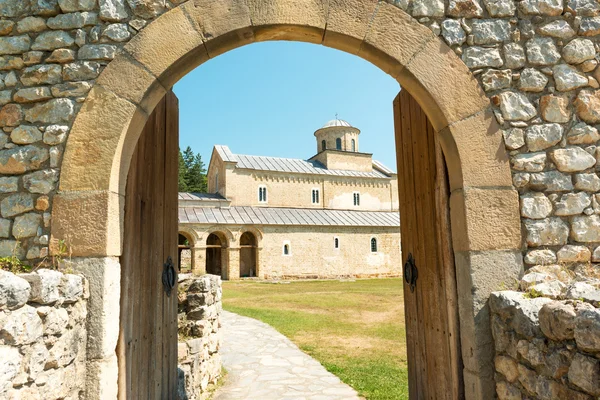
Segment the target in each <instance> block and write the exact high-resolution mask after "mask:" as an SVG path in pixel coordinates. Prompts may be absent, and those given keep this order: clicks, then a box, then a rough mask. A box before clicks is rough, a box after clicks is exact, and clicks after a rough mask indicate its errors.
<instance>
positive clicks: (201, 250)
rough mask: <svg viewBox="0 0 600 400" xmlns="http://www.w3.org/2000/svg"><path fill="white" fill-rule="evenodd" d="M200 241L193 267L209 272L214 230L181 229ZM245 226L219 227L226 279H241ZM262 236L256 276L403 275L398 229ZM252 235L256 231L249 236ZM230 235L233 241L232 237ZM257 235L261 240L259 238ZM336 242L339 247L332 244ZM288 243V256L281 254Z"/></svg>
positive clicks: (294, 230) (324, 229) (286, 230)
mask: <svg viewBox="0 0 600 400" xmlns="http://www.w3.org/2000/svg"><path fill="white" fill-rule="evenodd" d="M182 226H183V227H185V228H186V229H188V230H193V231H194V232H195V235H194V236H195V237H198V238H200V239H199V240H198V243H194V244H193V245H194V247H195V248H194V264H195V268H196V270H197V271H203V272H204V271H205V266H206V248H205V243H206V238H207V237H208V232H209V231H208V230H209V229H211V230H213V229H215V226H209V225H202V224H181V225H180V227H182ZM247 229H248V225H247V226H239V225H237V226H236V225H226V224H221V225H220V226H219V232H226V236H227V238H228V240H227V244H226V247H225V248H223V249H222V251H224V252H227V257H226V258H225V259H226V260H227V261H225V264H226V265H227V266H228V267H229V269H228V270H225V269H224V270H223V276H224V277H225V278H227V279H238V278H239V277H240V269H241V267H242V265H241V262H242V260H241V257H240V256H241V254H240V250H241V249H240V237H241V234H242V233H243V232H245V231H246V230H247ZM257 231H258V232H260V235H259V237H258V248H257V251H258V256H257V259H258V269H257V271H256V270H255V269H254V268H253V270H255V271H254V274H253V276H258V277H259V278H261V279H295V278H300V279H301V278H311V279H312V278H325V279H331V278H336V279H337V278H342V277H356V278H368V277H371V278H376V277H379V278H381V277H394V276H399V275H401V274H402V262H401V261H402V257H401V251H400V228H398V227H382V226H378V227H361V226H345V227H344V226H334V227H331V226H263V227H261V229H260V230H257ZM251 232H252V231H251ZM230 236H231V237H230ZM255 236H257V235H256V234H255ZM335 238H338V243H339V248H337V249H336V248H335V246H334V239H335ZM371 238H376V239H377V252H371ZM284 244H288V245H289V246H290V247H289V249H290V254H288V255H285V254H283V246H284Z"/></svg>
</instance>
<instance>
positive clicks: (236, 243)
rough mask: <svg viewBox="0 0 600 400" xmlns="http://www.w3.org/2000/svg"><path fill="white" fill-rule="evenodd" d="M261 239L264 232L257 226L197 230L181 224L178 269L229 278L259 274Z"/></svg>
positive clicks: (249, 276)
mask: <svg viewBox="0 0 600 400" xmlns="http://www.w3.org/2000/svg"><path fill="white" fill-rule="evenodd" d="M261 241H262V232H261V231H260V230H258V229H256V228H246V229H242V230H230V229H228V228H223V227H218V228H217V227H213V228H209V229H206V230H197V229H193V228H181V227H180V230H179V269H180V271H181V272H192V273H194V274H207V273H208V274H213V275H219V276H221V278H223V279H228V280H233V279H239V278H251V277H256V276H259V265H260V264H259V260H260V253H261V250H262V246H261ZM186 252H188V253H187V255H186ZM188 260H189V261H188Z"/></svg>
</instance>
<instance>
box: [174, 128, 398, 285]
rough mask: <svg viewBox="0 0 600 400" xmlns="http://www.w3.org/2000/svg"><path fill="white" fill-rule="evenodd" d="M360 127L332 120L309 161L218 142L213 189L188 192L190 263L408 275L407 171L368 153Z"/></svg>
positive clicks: (234, 275) (227, 275)
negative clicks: (401, 196)
mask: <svg viewBox="0 0 600 400" xmlns="http://www.w3.org/2000/svg"><path fill="white" fill-rule="evenodd" d="M359 134H360V130H359V129H357V128H355V127H353V126H351V125H350V124H349V123H348V122H346V121H343V120H339V119H335V120H332V121H329V122H327V123H326V124H325V125H324V126H323V127H322V128H320V129H318V130H317V131H316V132H315V133H314V135H315V138H316V144H317V153H316V155H314V156H313V157H311V158H310V159H308V160H301V159H290V158H277V157H262V156H249V155H242V154H234V153H232V152H231V150H230V149H229V147H227V146H222V145H218V146H215V147H214V149H213V152H212V156H211V160H210V164H209V167H208V173H207V176H208V193H180V194H179V261H180V268H181V269H182V270H188V269H190V268H191V269H192V270H193V271H194V272H197V273H205V272H206V273H209V274H216V275H220V276H221V277H222V278H223V279H239V278H245V277H259V278H263V279H274V278H341V277H384V276H397V275H400V273H401V267H400V266H401V257H400V216H399V213H398V181H397V175H396V173H394V172H393V171H392V170H390V169H389V168H387V167H386V166H384V165H383V164H382V163H380V162H378V161H376V160H373V158H372V154H369V153H363V152H360V147H359V138H358V137H359Z"/></svg>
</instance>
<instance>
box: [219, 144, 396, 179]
mask: <svg viewBox="0 0 600 400" xmlns="http://www.w3.org/2000/svg"><path fill="white" fill-rule="evenodd" d="M215 148H216V149H217V151H218V152H219V154H220V155H221V158H223V160H224V161H231V162H237V167H238V168H242V169H253V170H259V171H277V172H293V173H306V174H318V175H337V176H359V177H367V178H389V177H388V176H387V175H386V174H384V173H382V172H381V171H380V170H377V169H374V170H373V171H372V172H364V171H344V170H330V169H327V168H325V167H324V166H323V165H322V164H321V163H319V162H317V161H315V160H312V161H306V160H301V159H297V158H281V157H266V156H251V155H246V154H233V153H231V150H229V148H228V147H227V146H215ZM379 164H380V163H378V164H377V165H379ZM380 169H383V167H382V168H380Z"/></svg>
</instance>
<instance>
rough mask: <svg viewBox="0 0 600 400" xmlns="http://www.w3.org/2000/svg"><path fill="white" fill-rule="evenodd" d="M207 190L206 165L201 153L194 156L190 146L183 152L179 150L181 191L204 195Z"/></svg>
mask: <svg viewBox="0 0 600 400" xmlns="http://www.w3.org/2000/svg"><path fill="white" fill-rule="evenodd" d="M207 189H208V187H207V178H206V165H205V164H204V162H203V161H202V156H200V153H198V154H194V152H193V150H192V148H191V147H189V146H188V147H187V148H186V149H185V150H184V151H183V152H181V149H179V191H180V192H192V193H203V192H206V191H207Z"/></svg>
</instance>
